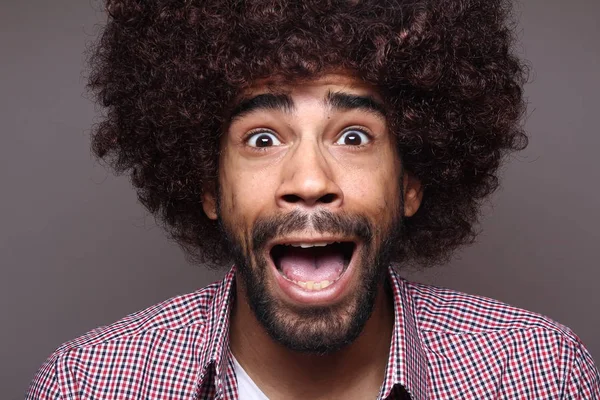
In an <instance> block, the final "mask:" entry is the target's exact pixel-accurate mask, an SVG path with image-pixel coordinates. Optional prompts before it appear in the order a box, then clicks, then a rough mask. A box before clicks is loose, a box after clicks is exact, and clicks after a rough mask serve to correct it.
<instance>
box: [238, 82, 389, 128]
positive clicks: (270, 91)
mask: <svg viewBox="0 0 600 400" xmlns="http://www.w3.org/2000/svg"><path fill="white" fill-rule="evenodd" d="M315 101H316V102H317V103H318V104H319V105H320V107H325V108H327V109H329V110H332V111H341V110H345V111H351V110H357V111H362V112H367V113H370V114H372V115H374V116H376V117H378V118H382V119H385V116H386V109H385V105H384V103H383V101H382V100H381V96H380V94H379V92H378V91H377V90H376V89H375V87H374V86H373V85H370V84H368V83H366V82H364V81H363V80H360V79H357V78H356V77H354V76H352V75H349V74H328V75H322V76H319V77H317V78H313V79H303V80H297V81H294V82H289V81H286V80H284V79H282V78H278V77H277V78H270V79H268V80H267V79H265V80H261V81H257V82H256V83H255V84H254V85H252V86H251V87H249V88H247V89H246V90H244V91H242V93H241V94H240V95H239V96H238V97H237V98H236V101H235V103H234V105H233V107H231V109H230V110H229V112H228V116H227V120H228V123H229V124H231V123H234V122H235V121H237V120H239V119H241V118H244V117H245V116H248V115H256V113H260V112H263V111H276V112H284V113H287V114H290V115H291V114H294V113H295V112H296V111H297V110H298V107H302V104H303V103H305V104H307V105H308V104H314V102H315ZM311 107H312V106H311Z"/></svg>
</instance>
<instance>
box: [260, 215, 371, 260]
mask: <svg viewBox="0 0 600 400" xmlns="http://www.w3.org/2000/svg"><path fill="white" fill-rule="evenodd" d="M309 228H312V229H313V230H315V231H317V232H318V233H321V234H325V233H328V234H335V235H343V236H352V237H358V238H359V239H360V240H362V241H363V242H365V243H369V242H370V241H371V240H372V239H373V232H374V227H373V225H372V224H371V223H370V221H369V219H368V218H367V217H365V216H364V215H359V214H347V213H333V212H331V211H327V210H319V211H315V212H311V213H307V212H303V211H300V210H294V211H291V212H289V213H286V214H280V215H276V216H271V217H264V218H261V219H259V220H257V221H256V222H255V223H254V226H253V227H252V234H251V237H252V249H253V250H254V251H258V250H259V249H261V248H263V247H264V246H265V244H266V243H267V242H269V241H270V240H272V239H274V238H277V237H280V236H286V235H289V234H291V233H294V232H299V231H304V230H308V229H309Z"/></svg>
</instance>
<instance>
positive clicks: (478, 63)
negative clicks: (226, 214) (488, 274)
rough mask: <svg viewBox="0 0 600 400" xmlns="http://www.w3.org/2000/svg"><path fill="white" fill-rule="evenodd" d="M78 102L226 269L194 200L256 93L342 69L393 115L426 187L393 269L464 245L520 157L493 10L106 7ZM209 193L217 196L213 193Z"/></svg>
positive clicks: (381, 2) (137, 180)
mask: <svg viewBox="0 0 600 400" xmlns="http://www.w3.org/2000/svg"><path fill="white" fill-rule="evenodd" d="M107 10H108V14H109V18H108V22H107V24H106V26H105V28H104V30H103V33H102V36H101V37H100V39H99V41H98V42H97V43H96V44H95V46H94V47H93V48H92V56H91V58H90V66H91V75H90V80H89V88H90V89H91V90H92V92H93V93H94V94H95V96H96V98H97V100H98V102H99V103H100V104H101V105H102V106H103V107H105V110H106V113H105V115H104V117H103V119H102V120H101V122H100V123H99V124H98V125H97V126H96V127H95V130H94V133H93V151H94V152H95V154H96V155H97V156H98V157H100V158H102V159H104V160H106V161H107V162H108V163H109V164H110V165H111V166H112V167H113V168H114V169H115V171H116V172H118V173H129V174H130V175H131V179H132V182H133V185H134V186H135V187H136V189H137V192H138V197H139V199H140V201H141V202H142V204H143V205H144V206H145V207H147V209H148V210H149V211H150V212H151V213H153V214H154V215H156V216H157V218H158V220H159V221H161V222H163V223H164V226H165V227H166V229H167V231H168V232H169V234H170V236H171V237H172V238H173V239H174V240H176V241H177V242H178V243H179V244H180V245H182V247H183V248H184V249H185V250H186V251H187V253H188V255H190V256H192V257H193V258H194V259H198V260H199V261H202V262H209V263H213V264H221V263H223V262H225V261H228V254H227V252H226V249H225V248H224V246H223V238H222V235H221V232H220V230H219V228H218V225H217V223H216V222H214V221H211V220H209V219H208V218H207V217H206V215H204V212H203V210H202V205H201V198H202V196H201V195H202V190H203V188H206V187H211V185H214V184H215V182H216V179H217V177H218V160H219V139H220V136H221V134H222V128H221V127H222V126H224V124H226V122H227V121H226V120H225V115H226V114H225V110H227V109H228V107H230V106H231V103H232V101H233V99H234V98H235V97H236V95H237V94H239V92H240V90H241V89H243V88H245V87H247V86H248V85H250V84H251V83H253V82H255V81H256V80H257V79H261V78H265V77H269V76H273V75H278V76H281V77H283V78H284V79H287V80H292V81H293V80H298V79H305V78H311V77H315V76H318V75H319V74H323V73H326V72H328V71H331V70H332V69H342V70H348V71H353V72H354V73H355V74H356V75H357V76H358V77H360V78H362V79H364V80H365V81H367V82H369V83H371V84H373V85H375V87H377V88H378V89H379V91H380V92H381V95H382V96H383V98H384V100H385V103H386V107H387V108H388V109H389V116H388V117H389V120H388V123H389V126H390V128H391V130H392V132H393V133H394V134H395V135H396V136H397V142H398V146H399V152H400V154H401V157H402V160H403V163H404V167H405V168H406V169H407V170H409V171H410V172H411V173H413V174H414V175H415V176H416V177H418V179H420V181H421V183H422V184H423V187H424V199H423V203H422V205H421V208H420V210H419V211H418V212H417V214H416V215H414V216H413V217H411V218H407V219H406V220H405V228H404V229H405V231H404V239H403V243H402V246H401V250H400V251H399V254H398V255H397V256H396V257H395V261H404V262H411V263H413V264H421V265H430V264H435V263H439V262H442V261H445V260H446V259H447V258H448V256H449V255H450V254H451V253H452V251H453V250H454V249H456V248H457V247H458V246H461V245H464V244H467V243H470V242H472V241H473V240H474V238H475V235H476V229H475V224H476V223H477V220H478V216H479V208H480V204H481V201H482V200H483V199H484V198H485V197H486V196H488V195H489V194H490V193H492V192H493V191H494V190H495V189H496V188H497V186H498V176H497V173H498V167H499V165H500V163H501V161H502V159H503V158H504V156H505V155H506V154H508V152H510V151H513V150H518V149H522V148H524V147H525V146H526V144H527V138H526V136H525V134H524V133H523V130H522V128H521V124H520V121H521V117H522V115H523V113H524V109H525V103H524V100H523V95H522V86H523V84H524V82H525V80H526V69H525V68H524V65H523V63H522V62H521V61H520V60H519V59H518V58H517V57H515V56H514V54H513V52H512V45H513V29H512V23H511V19H510V4H509V2H508V1H504V0H411V1H403V0H358V1H348V0H306V1H290V0H177V1H176V0H107ZM213 187H214V186H213Z"/></svg>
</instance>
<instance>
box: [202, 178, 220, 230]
mask: <svg viewBox="0 0 600 400" xmlns="http://www.w3.org/2000/svg"><path fill="white" fill-rule="evenodd" d="M202 209H203V210H204V214H206V216H207V217H208V218H209V219H212V220H213V221H215V220H216V219H217V218H218V214H217V194H216V190H215V188H214V185H204V188H203V190H202Z"/></svg>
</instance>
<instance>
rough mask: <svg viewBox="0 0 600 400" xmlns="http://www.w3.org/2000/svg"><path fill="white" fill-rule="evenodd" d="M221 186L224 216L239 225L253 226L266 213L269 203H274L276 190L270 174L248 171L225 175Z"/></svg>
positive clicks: (222, 177)
mask: <svg viewBox="0 0 600 400" xmlns="http://www.w3.org/2000/svg"><path fill="white" fill-rule="evenodd" d="M271 175H272V174H271ZM221 185H222V186H221V187H222V191H221V200H222V210H223V214H224V215H223V216H224V217H226V218H228V219H230V220H234V221H233V222H234V223H236V224H237V225H242V226H250V225H252V223H253V222H254V221H255V220H256V218H257V217H258V216H260V215H262V214H263V213H264V209H265V208H266V207H267V205H268V204H269V201H271V202H272V201H273V200H272V197H273V193H274V190H275V189H273V188H272V186H273V182H270V181H269V175H268V174H267V175H265V174H260V173H256V172H250V171H249V170H248V169H243V170H241V171H240V170H237V171H236V172H234V173H230V174H227V173H224V174H223V175H222V176H221ZM225 214H227V215H225Z"/></svg>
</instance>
